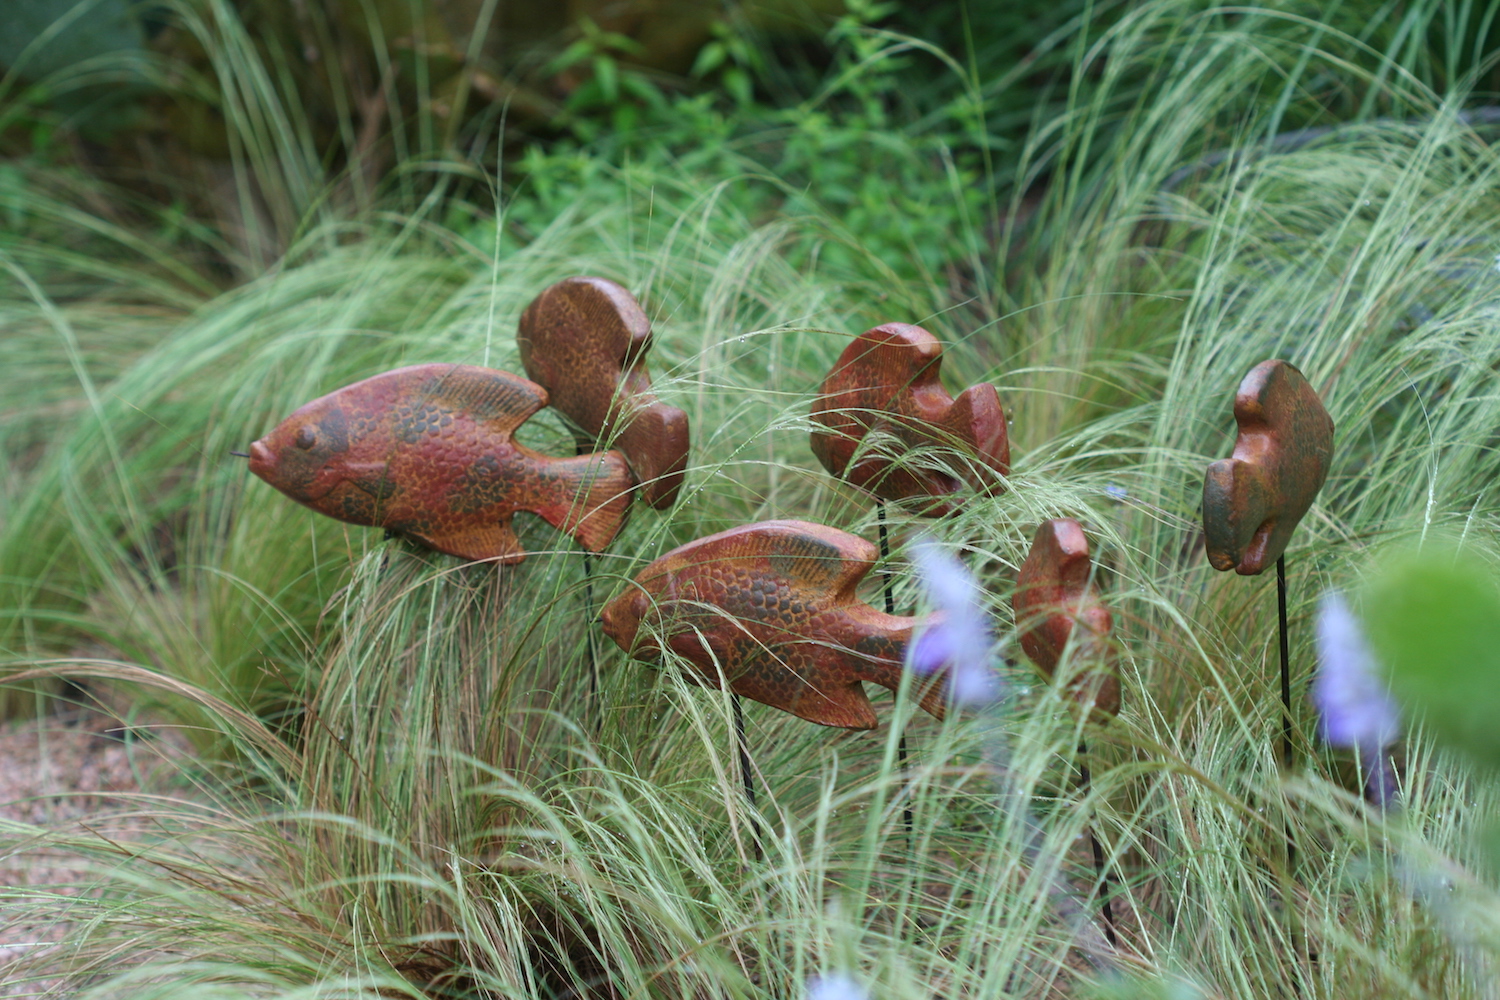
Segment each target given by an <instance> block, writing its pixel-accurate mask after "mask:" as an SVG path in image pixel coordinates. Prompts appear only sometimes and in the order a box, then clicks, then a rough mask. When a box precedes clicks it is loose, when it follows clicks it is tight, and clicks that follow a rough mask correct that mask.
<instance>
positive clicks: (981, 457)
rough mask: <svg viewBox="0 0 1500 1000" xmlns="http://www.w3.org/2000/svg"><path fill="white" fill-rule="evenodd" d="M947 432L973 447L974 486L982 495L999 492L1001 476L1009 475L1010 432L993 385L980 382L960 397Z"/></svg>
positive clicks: (956, 402)
mask: <svg viewBox="0 0 1500 1000" xmlns="http://www.w3.org/2000/svg"><path fill="white" fill-rule="evenodd" d="M944 424H945V429H946V430H947V431H948V432H949V433H950V434H951V435H953V437H954V439H955V440H957V441H963V442H969V443H971V444H972V445H973V448H974V456H973V458H974V461H975V462H976V463H977V465H978V466H979V467H977V468H975V470H974V474H975V478H976V479H978V480H979V481H978V482H977V483H976V484H975V485H976V486H977V487H978V488H979V490H980V492H999V491H1000V487H1001V482H1000V479H999V477H997V476H996V475H995V473H999V474H1000V475H1001V476H1006V475H1009V474H1010V433H1009V429H1008V428H1007V427H1006V424H1005V408H1004V407H1003V406H1001V405H1000V394H999V393H998V392H997V391H996V390H995V387H994V386H993V385H990V384H989V383H988V382H981V383H979V384H978V385H971V386H970V387H969V388H967V389H965V390H964V391H963V392H961V393H959V394H958V398H957V399H955V400H954V401H953V406H952V408H951V409H950V410H949V411H948V419H947V420H946V421H944Z"/></svg>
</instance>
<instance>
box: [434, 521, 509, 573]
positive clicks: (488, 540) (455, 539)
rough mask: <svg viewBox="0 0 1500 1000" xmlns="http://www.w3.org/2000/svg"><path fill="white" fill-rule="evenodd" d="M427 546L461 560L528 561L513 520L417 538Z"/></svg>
mask: <svg viewBox="0 0 1500 1000" xmlns="http://www.w3.org/2000/svg"><path fill="white" fill-rule="evenodd" d="M418 537H420V538H421V540H422V541H423V542H424V543H425V544H427V545H428V546H430V547H432V548H434V549H437V550H438V551H439V552H446V553H447V554H448V555H450V556H458V557H459V558H460V559H472V560H474V561H476V562H478V561H480V560H491V561H494V562H499V563H518V562H520V561H521V560H522V559H525V558H526V549H525V548H523V547H522V546H521V540H520V539H519V538H517V537H516V533H515V530H514V529H513V528H512V527H511V524H510V518H506V519H505V520H503V521H501V522H499V523H497V524H476V525H473V526H470V527H465V528H463V529H461V530H458V531H450V532H445V533H443V534H441V535H438V534H434V535H422V536H418Z"/></svg>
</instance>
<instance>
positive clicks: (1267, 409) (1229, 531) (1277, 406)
mask: <svg viewBox="0 0 1500 1000" xmlns="http://www.w3.org/2000/svg"><path fill="white" fill-rule="evenodd" d="M1234 420H1235V423H1236V424H1238V425H1239V436H1238V437H1237V438H1236V439H1235V442H1234V454H1233V455H1232V456H1231V457H1230V458H1226V459H1223V460H1221V461H1218V462H1215V463H1213V464H1212V465H1210V466H1209V467H1208V475H1207V477H1206V478H1205V479H1204V480H1203V540H1204V547H1205V548H1206V549H1207V550H1208V561H1209V563H1211V564H1212V565H1213V568H1214V569H1217V570H1228V569H1233V570H1234V571H1235V572H1237V573H1240V574H1241V575H1244V576H1253V575H1255V574H1256V573H1259V572H1261V571H1262V570H1264V569H1265V568H1266V567H1267V566H1269V565H1271V564H1272V563H1274V562H1276V560H1277V559H1279V558H1280V557H1281V555H1282V553H1283V552H1285V551H1286V547H1287V543H1288V542H1290V541H1291V540H1292V532H1293V531H1295V530H1296V528H1297V523H1298V522H1299V521H1301V520H1302V516H1303V515H1304V514H1306V513H1307V511H1308V509H1309V508H1310V507H1312V503H1313V500H1314V499H1316V498H1317V495H1318V490H1320V489H1322V488H1323V481H1324V480H1325V479H1327V478H1328V466H1329V463H1330V462H1331V461H1332V459H1333V420H1332V418H1330V417H1329V416H1328V411H1327V410H1325V409H1324V408H1323V402H1322V400H1320V399H1318V394H1317V393H1316V392H1314V391H1313V388H1312V386H1311V385H1308V383H1307V379H1306V378H1304V377H1303V375H1302V373H1301V372H1300V371H1298V370H1297V369H1296V368H1294V367H1292V366H1291V365H1289V364H1287V363H1286V362H1285V361H1275V360H1272V361H1262V362H1261V363H1260V364H1258V365H1256V366H1255V367H1254V368H1252V369H1250V373H1249V374H1248V375H1246V376H1245V379H1244V381H1243V382H1241V383H1240V390H1239V392H1238V393H1237V394H1236V395H1235V397H1234Z"/></svg>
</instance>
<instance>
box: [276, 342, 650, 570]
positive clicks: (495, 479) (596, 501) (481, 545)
mask: <svg viewBox="0 0 1500 1000" xmlns="http://www.w3.org/2000/svg"><path fill="white" fill-rule="evenodd" d="M545 405H547V393H546V390H544V389H543V388H542V387H541V386H539V385H537V384H536V383H534V382H530V381H528V380H526V379H524V378H521V377H520V376H519V375H512V374H511V373H510V372H502V371H495V370H494V369H490V368H477V367H474V366H471V365H443V364H434V365H416V366H414V367H411V368H400V369H397V370H396V371H390V372H386V373H384V374H382V375H376V376H375V377H373V378H367V379H365V380H364V381H363V382H356V383H354V384H353V385H350V386H346V387H344V388H342V389H339V390H338V391H337V392H332V393H329V394H328V395H326V396H324V397H322V398H321V399H315V400H313V401H312V402H311V403H308V404H307V405H306V406H304V407H302V408H301V409H299V410H298V411H297V412H296V413H293V414H292V415H291V416H290V417H288V418H287V419H286V420H284V421H282V423H281V424H280V425H278V426H277V427H276V429H275V430H273V431H271V433H270V434H267V435H266V436H265V437H264V438H262V439H261V440H259V441H257V442H255V443H254V444H252V445H251V446H250V471H251V472H254V473H255V474H256V475H257V476H259V477H260V478H262V479H264V480H265V481H266V482H268V483H270V484H271V485H272V486H274V487H276V488H277V489H278V490H280V491H281V492H283V493H285V494H286V495H287V496H289V497H291V498H292V499H293V500H296V501H297V502H298V503H301V504H305V505H306V506H308V507H311V508H312V509H313V510H315V511H317V512H318V513H320V514H327V515H328V516H329V517H334V518H337V519H339V520H340V521H348V522H349V523H350V524H365V525H373V526H376V527H383V528H387V529H389V530H391V531H395V532H398V533H400V534H402V535H405V536H407V537H408V538H411V539H413V540H415V541H417V542H420V543H422V544H423V545H426V546H428V547H430V548H433V549H436V550H437V551H439V552H446V553H448V554H449V555H455V556H460V557H462V558H464V559H493V560H496V561H498V562H502V563H515V562H520V561H521V560H522V559H524V558H525V557H526V551H525V550H524V549H523V548H522V547H521V543H520V540H519V539H517V538H516V534H515V531H514V530H513V529H512V527H511V515H512V514H513V513H515V512H516V511H518V510H523V511H529V512H531V513H533V514H538V515H540V516H541V517H544V518H546V519H547V521H549V522H550V523H551V524H553V525H554V526H556V527H558V528H560V529H562V530H563V531H566V532H568V533H569V534H570V535H572V536H574V537H575V538H577V539H578V540H579V541H580V542H582V543H583V544H584V545H585V546H587V547H588V548H590V549H592V550H594V551H596V552H597V551H599V550H600V549H603V548H604V546H606V545H608V544H609V542H610V539H612V538H614V536H615V533H616V532H617V531H619V530H620V525H621V524H622V523H623V522H624V519H625V514H626V511H627V509H628V507H629V505H630V490H631V487H632V486H633V485H634V481H633V480H632V479H631V476H630V470H629V469H628V468H627V467H626V464H625V459H624V458H623V457H622V456H621V455H620V454H619V453H618V452H613V451H609V452H604V453H602V454H597V455H583V456H580V457H577V458H550V457H548V456H546V455H542V454H539V453H538V452H535V451H532V450H531V449H530V448H526V447H524V446H523V445H520V444H518V443H516V441H515V440H514V438H513V437H512V434H513V433H514V431H515V429H516V428H517V427H519V426H520V425H521V424H522V423H524V422H525V421H526V418H528V417H530V416H531V415H532V414H533V413H535V412H536V411H537V410H540V409H541V408H542V407H543V406H545Z"/></svg>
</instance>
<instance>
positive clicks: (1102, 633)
mask: <svg viewBox="0 0 1500 1000" xmlns="http://www.w3.org/2000/svg"><path fill="white" fill-rule="evenodd" d="M1092 567H1093V561H1092V560H1091V559H1090V557H1089V540H1088V537H1087V536H1085V535H1084V533H1083V525H1081V524H1079V523H1078V522H1077V521H1075V520H1073V519H1072V518H1071V517H1060V518H1055V519H1054V520H1051V521H1043V522H1042V524H1041V527H1039V528H1037V530H1036V538H1035V539H1034V540H1033V541H1032V543H1031V551H1030V552H1029V553H1027V556H1026V561H1025V562H1023V563H1022V564H1021V572H1020V574H1019V576H1018V578H1017V580H1016V594H1015V597H1013V598H1012V599H1011V607H1012V608H1014V609H1015V614H1016V627H1017V628H1018V629H1020V632H1021V648H1022V649H1023V650H1025V651H1026V655H1027V656H1028V657H1029V658H1030V659H1031V662H1032V663H1035V664H1036V666H1037V669H1038V670H1040V671H1041V672H1042V673H1044V674H1046V675H1047V676H1048V677H1052V676H1053V675H1055V674H1056V673H1057V664H1058V661H1059V660H1061V659H1062V654H1063V650H1064V649H1066V648H1067V646H1068V642H1069V641H1070V640H1071V641H1072V643H1073V650H1074V655H1075V656H1088V657H1095V658H1101V659H1103V660H1104V662H1105V664H1106V670H1105V672H1104V673H1103V674H1102V676H1101V675H1100V674H1098V673H1094V674H1093V675H1092V676H1084V677H1082V678H1080V680H1079V683H1078V691H1077V693H1078V697H1079V700H1080V701H1083V700H1086V699H1090V698H1091V699H1092V700H1093V703H1094V709H1095V710H1096V711H1098V712H1102V713H1105V714H1108V715H1115V714H1117V713H1118V712H1119V711H1120V679H1119V678H1118V677H1116V676H1115V675H1114V673H1113V672H1112V671H1110V670H1109V669H1108V666H1107V664H1108V662H1109V660H1110V655H1109V636H1110V632H1111V630H1112V629H1113V628H1114V616H1113V615H1111V614H1110V613H1109V609H1108V608H1106V607H1104V605H1102V604H1100V603H1099V598H1098V595H1097V593H1096V592H1095V590H1094V587H1093V583H1092V581H1091V580H1090V574H1091V570H1092Z"/></svg>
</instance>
